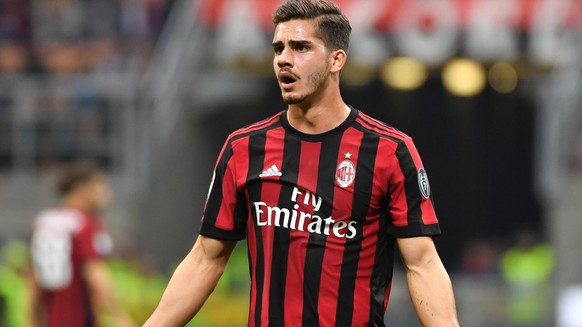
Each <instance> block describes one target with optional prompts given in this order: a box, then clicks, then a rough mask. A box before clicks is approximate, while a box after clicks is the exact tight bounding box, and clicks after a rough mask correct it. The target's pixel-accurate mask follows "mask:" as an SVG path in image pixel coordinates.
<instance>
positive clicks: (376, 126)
mask: <svg viewBox="0 0 582 327" xmlns="http://www.w3.org/2000/svg"><path fill="white" fill-rule="evenodd" d="M355 123H356V124H357V125H358V127H359V128H360V129H361V130H362V131H363V132H364V133H370V134H374V135H376V136H379V137H381V138H385V139H388V140H390V141H393V142H407V141H409V140H411V139H412V138H411V137H410V136H409V135H408V134H406V133H404V132H402V131H401V130H399V129H397V128H396V127H394V126H392V125H389V124H387V123H385V122H383V121H381V120H379V119H376V118H373V117H371V116H368V115H367V114H365V113H363V112H362V111H358V116H357V117H356V120H355Z"/></svg>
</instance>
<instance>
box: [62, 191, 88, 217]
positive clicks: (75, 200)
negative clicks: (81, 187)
mask: <svg viewBox="0 0 582 327" xmlns="http://www.w3.org/2000/svg"><path fill="white" fill-rule="evenodd" d="M61 205H62V206H63V207H64V208H68V209H74V210H79V211H81V212H85V213H91V212H93V208H91V206H90V205H89V204H88V203H87V201H85V200H84V199H82V198H80V197H76V196H73V195H69V196H67V197H65V198H64V199H63V201H62V203H61Z"/></svg>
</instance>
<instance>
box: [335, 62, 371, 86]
mask: <svg viewBox="0 0 582 327" xmlns="http://www.w3.org/2000/svg"><path fill="white" fill-rule="evenodd" d="M376 76H377V67H374V66H372V65H369V64H366V63H363V62H360V61H357V60H353V61H348V62H347V63H346V65H345V66H344V69H343V70H342V73H341V78H342V81H343V82H344V83H345V84H346V85H350V86H356V87H357V86H365V85H368V84H370V82H372V80H373V79H374V78H375V77H376Z"/></svg>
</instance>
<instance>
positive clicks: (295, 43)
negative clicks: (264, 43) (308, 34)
mask: <svg viewBox="0 0 582 327" xmlns="http://www.w3.org/2000/svg"><path fill="white" fill-rule="evenodd" d="M311 44H313V42H311V41H308V40H289V45H290V46H291V47H292V48H296V47H299V46H308V45H311ZM272 46H273V49H275V48H280V47H282V46H284V44H283V42H282V41H276V42H273V43H272Z"/></svg>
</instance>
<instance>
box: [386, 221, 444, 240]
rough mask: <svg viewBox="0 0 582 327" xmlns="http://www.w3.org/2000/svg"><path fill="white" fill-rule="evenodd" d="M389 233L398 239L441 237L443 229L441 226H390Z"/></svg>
mask: <svg viewBox="0 0 582 327" xmlns="http://www.w3.org/2000/svg"><path fill="white" fill-rule="evenodd" d="M388 232H389V233H390V235H392V236H394V237H396V238H409V237H419V236H439V235H440V234H441V229H440V226H439V224H430V225H425V224H409V225H406V226H394V225H392V226H389V227H388Z"/></svg>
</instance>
